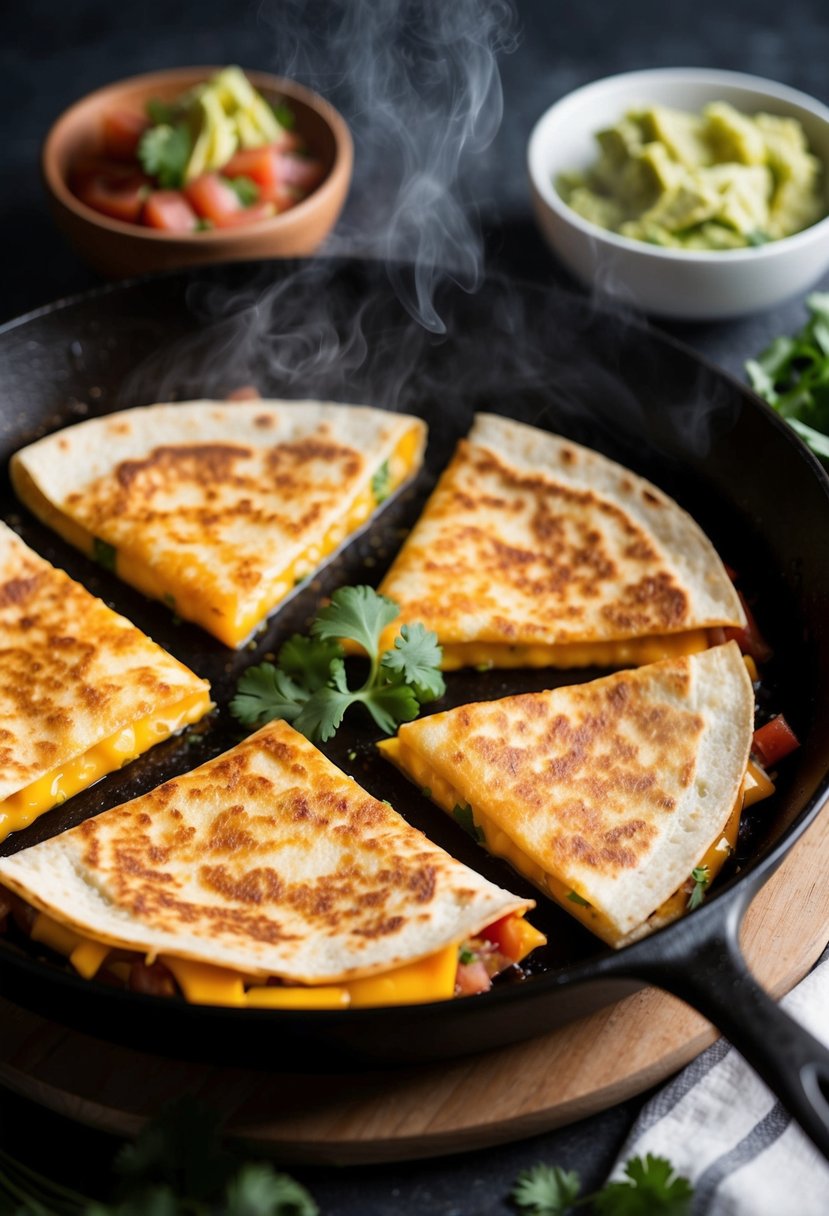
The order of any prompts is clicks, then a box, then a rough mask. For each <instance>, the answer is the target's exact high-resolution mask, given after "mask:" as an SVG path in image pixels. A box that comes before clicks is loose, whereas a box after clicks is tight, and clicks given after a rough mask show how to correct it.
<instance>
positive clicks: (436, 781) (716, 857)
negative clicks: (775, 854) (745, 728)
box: [377, 738, 774, 945]
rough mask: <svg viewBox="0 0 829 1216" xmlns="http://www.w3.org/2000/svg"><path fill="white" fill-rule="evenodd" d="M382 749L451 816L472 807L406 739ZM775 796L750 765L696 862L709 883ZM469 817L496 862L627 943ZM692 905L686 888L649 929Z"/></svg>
mask: <svg viewBox="0 0 829 1216" xmlns="http://www.w3.org/2000/svg"><path fill="white" fill-rule="evenodd" d="M377 746H378V748H379V750H380V751H381V752H382V753H383V754H384V755H385V756H386V757H387V759H389V760H390V761H391V762H392V763H393V764H395V765H396V766H397V767H398V768H399V769H401V771H402V772H404V773H405V774H406V775H407V776H408V777H409V778H410V779H411V780H412V781H413V782H414V783H415V784H416V785H419V786H420V788H421V789H422V790H424V791H428V795H429V797H430V798H431V800H432V801H433V802H434V803H436V804H437V805H438V806H439V807H440V808H441V809H442V810H444V811H446V812H448V814H450V815H451V814H452V813H453V811H454V809H455V807H458V806H461V807H466V806H468V805H469V804H468V803H467V802H466V799H465V798H464V796H463V794H462V793H461V792H460V791H459V790H458V789H456V788H455V787H454V786H453V785H452V784H451V783H450V782H449V781H447V780H446V779H445V778H444V777H442V776H441V775H440V774H439V773H437V772H435V770H434V769H432V767H431V765H430V764H429V762H428V761H427V760H425V759H424V758H423V757H422V756H420V755H419V754H418V753H417V752H416V751H415V750H414V749H413V748H411V747H410V746H409V745H408V744H406V743H404V742H402V740H401V739H399V738H394V739H383V740H381V741H380V742H379V743H378V744H377ZM773 792H774V786H773V785H772V783H771V782H770V781H769V779H768V777H767V776H766V775H765V773H763V771H762V769H760V768H758V766H757V765H755V764H754V763H753V762H752V761H749V765H748V770H747V772H746V776H745V778H744V781H743V785H742V786H741V788H740V793H739V795H738V797H737V801H736V803H735V805H734V809H733V810H732V812H731V815H730V816H729V818H728V821H727V822H726V825H725V827H724V828H723V830H722V833H721V834H720V835H719V836H718V837H717V839H716V840H715V841H714V842H713V843H712V844H711V845H710V846H709V848H708V849H707V850H706V852H705V854H704V855H703V857H701V858H700V860H699V862H698V863H697V864H698V865H700V866H707V867H708V879H709V882H712V881H713V879H714V878H715V877H716V875H717V874H718V873H719V871H720V870H721V868H722V866H723V865H724V864H725V862H726V860H727V859H728V858H729V857H730V856H731V853H732V852H733V850H734V848H735V846H736V842H737V832H738V830H739V826H740V815H741V813H742V810H743V807H744V806H747V805H750V804H751V803H752V802H758V801H759V800H760V799H761V798H767V797H768V796H769V794H771V793H773ZM469 812H470V813H471V816H472V823H473V825H474V827H475V829H476V830H477V832H478V833H479V834H482V836H483V839H482V840H481V841H480V843H482V844H484V845H485V846H486V849H487V850H488V852H490V853H492V854H494V855H495V856H496V857H502V858H503V859H504V861H507V862H509V864H510V865H511V866H512V868H513V869H514V870H517V872H518V873H519V874H522V875H523V876H524V878H526V879H528V880H529V881H530V882H531V883H533V884H534V885H535V886H536V887H538V888H539V890H541V891H544V892H545V893H546V894H548V895H549V896H550V897H551V898H552V899H554V900H555V901H556V903H558V904H560V905H561V906H562V907H563V908H565V909H566V910H567V911H568V912H569V913H570V914H571V916H574V917H575V918H576V919H577V920H579V921H581V922H582V924H583V925H585V926H586V927H587V928H588V929H589V930H590V931H591V932H592V933H595V934H596V935H597V936H598V937H601V938H602V940H603V941H606V942H608V943H609V944H610V945H620V944H622V939H621V938H620V935H619V932H618V930H617V929H616V927H615V926H614V925H613V924H611V922H610V921H609V920H608V919H607V917H606V916H604V915H603V913H602V912H601V911H600V910H599V909H598V908H595V907H593V906H592V905H591V904H590V902H589V899H588V893H587V892H585V891H578V890H574V889H573V888H572V887H571V886H569V885H568V884H566V883H563V882H562V881H561V880H560V879H559V878H557V877H556V876H555V875H554V874H550V873H548V872H547V871H546V870H545V869H544V868H543V866H540V865H539V864H538V863H537V862H536V861H534V860H533V859H532V858H531V857H529V856H528V855H527V854H526V853H525V852H524V851H523V850H522V849H521V848H520V847H519V846H518V845H517V844H516V843H515V841H514V840H512V838H511V837H510V836H509V835H508V834H507V833H506V832H505V831H503V829H502V828H500V827H498V826H497V824H495V823H494V822H493V821H492V820H491V819H490V818H489V817H488V816H487V815H486V814H485V812H483V811H481V809H480V808H479V807H472V806H470V807H469ZM687 902H688V893H687V892H686V891H685V890H684V889H683V888H682V887H681V888H680V889H679V890H678V891H675V892H674V894H673V895H671V896H670V897H669V898H668V899H667V900H665V902H664V903H662V904H661V905H660V906H659V907H658V908H657V909H656V911H655V912H654V913H653V914H652V915H651V916H650V917H649V918H648V923H649V927H653V928H656V927H658V926H659V925H662V924H667V923H668V922H669V921H671V920H676V918H677V917H678V916H681V915H682V913H683V912H684V910H685V906H686V904H687Z"/></svg>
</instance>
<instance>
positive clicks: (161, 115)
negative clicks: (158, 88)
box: [147, 97, 176, 127]
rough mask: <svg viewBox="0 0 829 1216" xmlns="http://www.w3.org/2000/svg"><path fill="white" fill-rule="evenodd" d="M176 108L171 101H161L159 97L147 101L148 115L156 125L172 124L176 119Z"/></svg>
mask: <svg viewBox="0 0 829 1216" xmlns="http://www.w3.org/2000/svg"><path fill="white" fill-rule="evenodd" d="M175 116H176V110H175V107H174V106H171V105H170V104H169V102H166V101H159V100H158V98H157V97H153V98H152V100H150V101H148V102H147V117H148V118H149V120H150V122H151V123H152V124H153V126H154V127H158V126H161V125H162V124H164V125H165V126H171V125H172V123H173V121H174V120H175Z"/></svg>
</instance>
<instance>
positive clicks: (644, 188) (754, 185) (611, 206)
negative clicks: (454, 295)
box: [556, 101, 826, 249]
mask: <svg viewBox="0 0 829 1216" xmlns="http://www.w3.org/2000/svg"><path fill="white" fill-rule="evenodd" d="M596 140H597V142H598V144H599V149H600V153H599V159H598V161H597V162H596V163H595V165H593V167H592V168H591V169H589V170H588V171H587V172H586V173H583V174H582V173H568V174H562V175H561V176H560V177H559V178H558V179H557V181H556V188H557V190H558V191H559V193H560V194H561V196H562V198H563V199H564V201H565V202H566V203H568V204H569V206H570V207H572V208H573V210H574V211H577V212H578V213H579V215H582V216H584V218H585V219H587V220H591V221H592V222H593V223H594V224H598V225H599V227H601V228H609V229H610V230H611V231H612V232H618V233H620V234H621V235H622V236H627V237H632V238H634V239H635V240H639V241H648V242H650V243H651V244H654V245H665V246H668V247H669V248H672V249H740V248H744V247H745V246H746V245H760V244H764V243H765V242H766V241H776V240H779V239H780V238H781V237H784V236H790V235H791V234H792V233H793V232H799V231H800V230H801V229H802V228H807V227H808V226H809V225H810V224H814V223H815V222H816V221H817V220H819V219H821V218H822V216H823V215H825V214H826V203H825V198H824V194H823V184H822V167H821V164H820V161H819V160H818V159H817V157H816V156H814V155H813V153H811V152H810V151H809V148H808V145H807V143H806V136H805V134H804V131H803V128H802V127H801V125H800V123H799V122H798V121H797V120H796V119H794V118H779V117H777V116H776V115H773V114H756V115H755V116H754V117H749V116H748V115H746V114H741V113H740V112H739V111H738V110H735V109H734V108H733V107H732V106H730V105H728V104H727V103H726V102H723V101H714V102H711V104H710V105H707V106H706V107H705V109H704V110H703V111H702V114H699V115H697V114H688V113H685V112H683V111H680V110H671V109H669V108H668V107H667V106H660V105H653V106H647V107H645V108H642V109H637V110H632V111H630V112H629V113H628V114H626V115H625V117H624V118H623V119H622V120H621V122H619V123H617V124H616V126H615V127H610V128H608V130H606V131H599V132H598V134H597V135H596Z"/></svg>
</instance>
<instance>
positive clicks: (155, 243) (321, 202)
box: [42, 67, 354, 278]
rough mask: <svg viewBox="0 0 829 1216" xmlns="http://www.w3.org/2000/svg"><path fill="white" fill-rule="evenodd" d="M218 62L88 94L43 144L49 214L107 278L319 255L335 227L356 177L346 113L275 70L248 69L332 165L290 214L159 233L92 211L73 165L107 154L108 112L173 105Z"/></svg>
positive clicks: (252, 78) (250, 76)
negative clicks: (73, 177)
mask: <svg viewBox="0 0 829 1216" xmlns="http://www.w3.org/2000/svg"><path fill="white" fill-rule="evenodd" d="M218 70H219V69H218V68H216V67H188V68H172V69H170V70H169V71H166V72H151V73H149V74H147V75H144V76H133V77H131V78H130V79H129V80H121V81H119V82H118V83H116V84H110V85H107V86H106V87H105V88H103V89H98V90H97V91H96V92H95V93H90V94H89V96H88V97H84V98H82V99H81V100H80V101H77V102H75V104H74V105H73V106H70V107H69V109H68V110H66V111H65V112H64V113H63V114H62V115H61V117H60V118H59V119H58V120H57V122H56V123H55V124H54V126H53V127H52V129H51V130H50V131H49V134H48V135H47V137H46V142H45V143H44V145H43V154H42V168H43V177H44V181H45V183H46V188H47V190H48V192H49V196H50V202H51V206H52V211H53V214H54V216H55V219H56V220H57V222H58V225H59V226H60V228H62V229H63V231H64V232H65V233H66V235H67V236H68V237H69V240H70V241H71V242H72V244H73V245H74V246H75V248H76V249H77V251H78V253H79V254H80V255H81V257H83V258H84V259H85V261H87V262H88V263H89V264H90V265H91V266H92V267H94V269H95V270H97V271H99V273H101V274H103V275H106V276H108V277H110V278H120V277H122V276H125V275H133V274H143V273H145V272H149V271H154V270H167V269H170V268H172V267H174V266H195V265H202V264H204V263H207V262H229V261H237V260H240V259H249V258H278V257H297V256H303V255H306V254H310V253H313V252H314V250H315V249H316V248H317V247H318V246H319V245H320V244H321V243H322V241H323V240H324V239H325V237H326V236H327V235H328V233H329V232H330V231H331V229H332V228H333V226H334V224H335V223H336V221H337V218H338V216H339V214H340V211H341V210H342V207H343V204H344V203H345V199H346V195H347V193H348V187H349V184H350V181H351V171H352V167H353V162H354V147H353V143H352V140H351V135H350V132H349V130H348V127H347V126H346V123H345V121H344V119H343V118H342V117H341V115H340V114H338V113H337V111H336V110H335V109H334V108H333V106H330V105H329V104H328V102H327V101H325V100H324V99H323V98H322V97H319V96H317V94H316V93H313V92H311V90H310V89H306V88H303V86H302V85H299V84H295V83H294V82H293V81H290V80H283V79H281V78H280V77H278V76H271V75H268V74H267V73H265V72H248V71H246V72H245V75H246V76H247V77H248V79H249V80H250V81H251V83H252V84H253V85H254V86H255V87H256V88H257V89H258V90H259V91H260V92H261V93H262V94H263V95H264V96H265V97H267V98H268V99H269V100H270V99H280V100H282V99H284V100H285V101H286V102H287V103H288V105H289V106H290V107H291V109H292V110H293V112H294V115H295V117H296V130H297V131H298V133H299V134H300V135H301V136H302V137H303V139H304V140H305V141H306V142H307V144H308V147H309V148H310V149H311V150H312V151H313V153H314V155H315V156H317V157H319V158H320V159H321V160H322V162H323V164H324V166H325V170H326V174H325V177H324V179H323V181H322V182H321V183H320V185H319V186H317V187H316V189H315V190H313V191H312V192H311V194H309V195H308V197H307V198H305V199H303V200H302V202H300V203H297V205H296V206H295V207H292V208H291V209H290V210H289V211H285V212H283V213H282V214H281V215H275V216H274V217H273V218H272V219H266V220H260V221H259V222H257V223H253V224H251V225H250V226H249V227H245V228H234V229H224V230H222V229H213V230H210V231H206V232H192V233H190V232H188V233H183V234H182V233H174V232H159V231H157V230H155V229H153V228H143V227H141V226H140V225H138V224H129V223H125V222H123V221H121V220H115V219H110V218H109V217H108V216H105V215H102V214H101V213H100V212H98V211H93V210H92V208H91V207H87V206H86V204H85V203H82V202H81V200H80V199H79V198H78V197H77V196H76V195H75V194H73V193H72V191H71V190H70V188H69V185H68V177H69V173H70V171H71V168H72V166H73V164H74V163H75V162H76V161H77V160H78V159H80V158H82V157H84V156H90V155H93V156H94V155H96V154H98V153H99V152H100V151H101V146H102V132H101V127H102V123H101V119H102V115H103V114H104V113H105V111H107V110H110V109H118V108H127V109H138V110H142V109H143V108H144V106H145V105H146V103H147V102H148V101H150V100H151V99H152V98H158V99H159V100H161V101H170V100H172V99H173V98H174V97H176V96H178V94H180V93H183V92H184V91H185V90H186V89H189V88H192V86H193V85H195V84H198V83H199V82H200V81H203V80H206V79H207V78H208V77H210V76H212V75H213V74H214V73H215V72H217V71H218Z"/></svg>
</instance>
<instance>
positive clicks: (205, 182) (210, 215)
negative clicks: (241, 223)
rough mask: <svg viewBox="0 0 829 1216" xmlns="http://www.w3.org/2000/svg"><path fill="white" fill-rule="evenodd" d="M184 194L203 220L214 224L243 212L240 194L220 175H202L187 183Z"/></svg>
mask: <svg viewBox="0 0 829 1216" xmlns="http://www.w3.org/2000/svg"><path fill="white" fill-rule="evenodd" d="M184 193H185V194H186V195H187V201H188V202H189V203H190V206H191V207H193V208H194V209H195V210H196V211H197V212H198V214H199V215H200V216H201V217H202V219H205V220H212V221H213V223H214V224H219V223H220V221H221V220H223V219H226V218H227V216H229V215H234V214H235V213H236V212H237V211H241V210H242V204H241V203H240V201H239V196H238V194H237V193H236V191H235V190H234V189H233V187H232V186H230V185H228V183H227V182H226V181H224V179H223V178H221V177H220V176H219V174H218V173H202V175H201V177H196V178H194V179H193V181H192V182H188V183H187V185H186V186H185V187H184Z"/></svg>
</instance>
